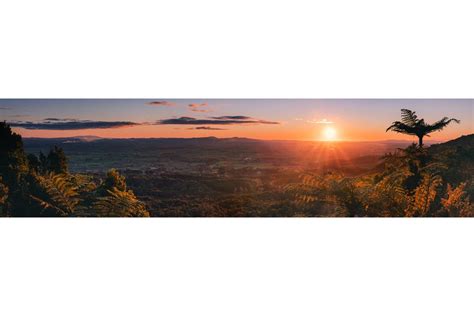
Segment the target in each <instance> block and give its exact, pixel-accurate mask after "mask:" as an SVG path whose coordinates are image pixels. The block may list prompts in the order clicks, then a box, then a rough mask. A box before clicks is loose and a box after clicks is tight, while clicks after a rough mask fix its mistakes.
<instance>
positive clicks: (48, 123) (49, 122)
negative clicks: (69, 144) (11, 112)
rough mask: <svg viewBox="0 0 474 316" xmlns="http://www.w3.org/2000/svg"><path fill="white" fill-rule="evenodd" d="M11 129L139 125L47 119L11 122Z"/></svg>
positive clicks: (68, 128)
mask: <svg viewBox="0 0 474 316" xmlns="http://www.w3.org/2000/svg"><path fill="white" fill-rule="evenodd" d="M8 124H9V125H10V126H12V127H20V128H24V129H30V130H81V129H109V128H121V127H131V126H137V125H141V124H140V123H134V122H129V121H91V120H76V119H60V118H51V117H50V118H47V119H44V120H42V121H39V122H32V121H13V122H8Z"/></svg>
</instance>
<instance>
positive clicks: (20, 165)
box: [0, 122, 28, 186]
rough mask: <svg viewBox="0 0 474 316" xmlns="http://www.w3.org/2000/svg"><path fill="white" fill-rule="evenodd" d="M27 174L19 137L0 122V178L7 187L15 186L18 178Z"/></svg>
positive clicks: (26, 164) (24, 156)
mask: <svg viewBox="0 0 474 316" xmlns="http://www.w3.org/2000/svg"><path fill="white" fill-rule="evenodd" d="M27 172H28V163H27V159H26V155H25V152H24V150H23V141H22V139H21V136H20V135H18V134H16V133H14V132H12V130H11V128H10V126H9V125H7V124H6V123H5V122H0V176H2V177H3V180H4V181H5V183H6V184H7V185H8V186H15V185H16V184H17V182H18V180H19V179H18V177H19V176H21V175H22V174H25V173H27Z"/></svg>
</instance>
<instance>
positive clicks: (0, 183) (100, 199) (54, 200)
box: [0, 122, 149, 217]
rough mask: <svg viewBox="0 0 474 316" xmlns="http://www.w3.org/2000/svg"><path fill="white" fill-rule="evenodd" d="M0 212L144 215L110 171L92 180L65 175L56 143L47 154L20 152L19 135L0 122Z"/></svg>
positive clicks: (64, 160)
mask: <svg viewBox="0 0 474 316" xmlns="http://www.w3.org/2000/svg"><path fill="white" fill-rule="evenodd" d="M0 215H1V216H17V217H24V216H27V217H40V216H47V217H48V216H49V217H59V216H61V217H78V216H81V217H94V216H98V217H103V216H112V217H141V216H149V213H148V211H147V210H146V208H145V205H144V204H143V203H142V202H140V201H139V200H138V199H137V198H136V196H135V194H134V193H133V191H132V190H130V189H128V187H127V183H126V180H125V177H123V176H122V175H120V174H119V173H118V172H117V171H116V170H110V171H109V172H108V173H107V175H106V177H105V178H104V179H101V180H100V181H95V180H94V179H93V178H92V177H90V176H87V175H81V174H72V173H70V172H69V171H68V160H67V157H66V155H65V154H64V151H63V150H62V149H61V148H59V147H54V148H52V149H51V150H50V152H49V153H48V154H47V155H45V154H43V153H42V152H41V153H39V155H38V156H36V155H33V154H30V155H26V153H25V151H24V148H23V141H22V138H21V136H20V135H18V134H16V133H14V132H12V130H11V128H10V126H8V124H6V123H5V122H0Z"/></svg>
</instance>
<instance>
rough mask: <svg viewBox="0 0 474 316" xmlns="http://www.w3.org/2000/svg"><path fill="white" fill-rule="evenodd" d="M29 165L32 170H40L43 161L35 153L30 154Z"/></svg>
mask: <svg viewBox="0 0 474 316" xmlns="http://www.w3.org/2000/svg"><path fill="white" fill-rule="evenodd" d="M27 157H28V165H29V167H30V170H34V171H35V172H40V170H41V162H40V161H39V159H38V157H36V155H33V154H29V155H28V156H27Z"/></svg>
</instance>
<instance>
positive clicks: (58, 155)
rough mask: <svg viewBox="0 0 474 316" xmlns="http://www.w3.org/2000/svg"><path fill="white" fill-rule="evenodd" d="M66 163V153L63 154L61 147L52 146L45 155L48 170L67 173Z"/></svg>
mask: <svg viewBox="0 0 474 316" xmlns="http://www.w3.org/2000/svg"><path fill="white" fill-rule="evenodd" d="M67 163H68V161H67V157H66V154H64V150H63V149H62V148H61V147H57V146H54V148H52V149H51V150H50V151H49V154H48V157H47V165H48V171H51V172H54V173H67V172H68V165H67Z"/></svg>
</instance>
